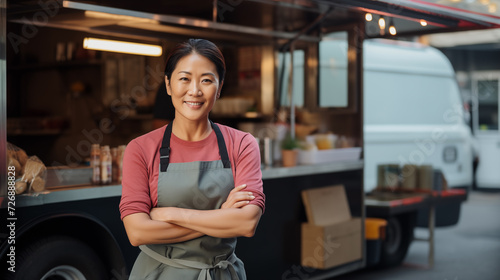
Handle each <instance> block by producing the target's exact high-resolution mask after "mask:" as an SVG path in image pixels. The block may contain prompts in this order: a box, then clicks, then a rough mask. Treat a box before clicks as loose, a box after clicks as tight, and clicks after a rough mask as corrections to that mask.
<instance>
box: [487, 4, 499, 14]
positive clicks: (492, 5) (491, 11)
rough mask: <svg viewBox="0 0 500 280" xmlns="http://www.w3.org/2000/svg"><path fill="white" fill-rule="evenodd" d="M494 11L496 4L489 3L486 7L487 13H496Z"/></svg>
mask: <svg viewBox="0 0 500 280" xmlns="http://www.w3.org/2000/svg"><path fill="white" fill-rule="evenodd" d="M496 11H497V4H495V3H491V4H489V5H488V12H490V13H496Z"/></svg>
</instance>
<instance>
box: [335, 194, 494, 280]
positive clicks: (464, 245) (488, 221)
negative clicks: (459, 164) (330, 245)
mask: <svg viewBox="0 0 500 280" xmlns="http://www.w3.org/2000/svg"><path fill="white" fill-rule="evenodd" d="M415 234H416V236H419V237H426V231H425V230H424V229H417V230H416V231H415ZM435 238H436V243H435V244H436V247H435V248H436V249H435V265H434V268H432V269H429V268H427V267H426V264H427V254H428V244H427V243H426V242H413V243H412V245H411V246H410V249H409V251H408V255H407V257H406V259H405V261H404V264H403V265H401V266H399V267H396V268H392V269H384V270H376V271H372V270H370V271H359V272H354V273H351V274H347V275H343V276H341V277H337V278H334V279H335V280H340V279H342V280H347V279H349V280H368V279H369V280H378V279H383V280H396V279H397V280H399V279H404V280H422V279H429V280H469V279H470V280H476V279H477V280H500V192H496V193H491V192H479V191H474V192H472V193H471V194H470V196H469V200H468V201H466V202H464V203H463V204H462V214H461V217H460V221H459V223H458V225H456V226H453V227H446V228H438V229H436V232H435Z"/></svg>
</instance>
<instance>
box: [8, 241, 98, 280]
mask: <svg viewBox="0 0 500 280" xmlns="http://www.w3.org/2000/svg"><path fill="white" fill-rule="evenodd" d="M12 276H14V278H15V279H16V280H33V279H41V280H69V279H71V280H94V279H96V280H101V279H102V280H104V279H107V278H108V277H107V273H106V269H105V267H104V265H103V263H102V261H101V260H100V258H99V256H98V255H97V254H96V253H95V252H94V250H92V248H90V247H89V246H88V245H87V244H85V243H83V242H82V241H80V240H78V239H76V238H71V237H68V236H53V237H48V238H43V239H40V240H38V241H36V242H35V243H33V244H30V245H29V246H27V247H25V248H24V249H23V250H22V252H21V253H20V255H19V258H18V261H17V265H16V272H15V274H14V275H12Z"/></svg>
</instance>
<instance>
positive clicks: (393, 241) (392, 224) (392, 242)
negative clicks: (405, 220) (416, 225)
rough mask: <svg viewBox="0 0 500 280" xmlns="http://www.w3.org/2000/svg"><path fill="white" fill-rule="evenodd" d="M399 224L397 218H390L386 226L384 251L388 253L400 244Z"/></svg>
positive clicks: (395, 249)
mask: <svg viewBox="0 0 500 280" xmlns="http://www.w3.org/2000/svg"><path fill="white" fill-rule="evenodd" d="M401 235H402V230H401V225H400V223H399V221H398V220H395V219H394V218H393V219H390V220H389V224H388V227H387V235H386V240H385V244H384V247H385V251H386V252H387V253H389V254H394V253H396V251H397V250H398V248H399V245H400V244H401Z"/></svg>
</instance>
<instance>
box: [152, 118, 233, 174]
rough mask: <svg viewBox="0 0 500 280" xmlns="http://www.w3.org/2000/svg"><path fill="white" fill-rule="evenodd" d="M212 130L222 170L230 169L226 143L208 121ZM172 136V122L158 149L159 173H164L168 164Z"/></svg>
mask: <svg viewBox="0 0 500 280" xmlns="http://www.w3.org/2000/svg"><path fill="white" fill-rule="evenodd" d="M210 125H211V126H212V129H213V130H214V131H215V135H216V136H217V145H218V146H219V155H220V158H221V161H222V164H223V165H224V168H231V161H230V160H229V155H228V153H227V148H226V142H225V141H224V136H222V132H221V131H220V128H219V126H217V125H216V124H215V123H213V122H212V121H210ZM171 135H172V122H171V123H169V124H168V125H167V127H166V128H165V132H164V133H163V139H162V141H161V147H160V172H166V171H167V168H168V164H169V162H170V136H171Z"/></svg>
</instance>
